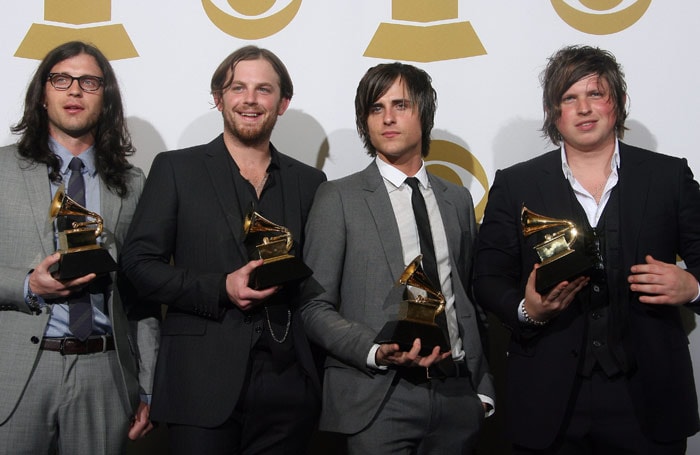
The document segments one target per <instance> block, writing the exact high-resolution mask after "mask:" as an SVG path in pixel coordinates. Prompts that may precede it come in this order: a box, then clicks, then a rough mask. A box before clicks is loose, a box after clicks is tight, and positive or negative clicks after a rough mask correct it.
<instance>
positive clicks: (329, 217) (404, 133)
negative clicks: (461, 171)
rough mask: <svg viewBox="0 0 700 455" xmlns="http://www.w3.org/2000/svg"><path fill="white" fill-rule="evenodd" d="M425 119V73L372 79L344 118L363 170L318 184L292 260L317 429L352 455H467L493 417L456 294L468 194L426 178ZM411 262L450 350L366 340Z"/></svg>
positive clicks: (380, 74)
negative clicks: (314, 371)
mask: <svg viewBox="0 0 700 455" xmlns="http://www.w3.org/2000/svg"><path fill="white" fill-rule="evenodd" d="M435 109H436V93H435V90H434V89H433V87H432V86H431V80H430V76H429V75H428V74H427V73H425V72H424V71H422V70H420V69H418V68H415V67H413V66H411V65H405V64H401V63H389V64H381V65H378V66H375V67H373V68H370V69H369V70H368V71H367V73H366V74H365V76H364V77H363V78H362V80H361V81H360V84H359V87H358V89H357V95H356V98H355V112H356V122H357V128H358V131H359V133H360V135H361V136H362V139H363V141H364V144H365V147H366V149H367V151H368V153H369V154H370V156H373V157H375V160H374V161H373V162H372V163H371V164H370V165H369V166H368V167H367V168H366V169H365V170H363V171H361V172H359V173H356V174H354V175H351V176H349V177H345V178H343V179H340V180H336V181H331V182H328V183H325V184H322V185H321V186H320V187H319V189H318V192H317V193H316V197H315V200H314V204H313V206H312V209H311V213H310V214H309V220H308V223H307V228H306V245H305V248H304V260H305V261H306V263H307V264H308V265H309V266H310V267H311V268H312V269H313V270H314V278H313V279H312V280H310V281H309V282H308V283H307V292H308V294H307V295H309V296H314V295H315V297H309V299H308V301H307V302H306V304H305V305H304V306H303V308H302V317H303V319H304V324H305V327H306V329H307V333H308V335H309V337H310V339H311V340H312V341H314V342H316V343H318V344H319V345H321V346H322V347H323V348H325V349H326V350H327V352H328V357H327V360H326V365H325V381H324V390H323V408H322V414H321V424H320V428H321V430H324V431H330V432H337V433H342V434H345V435H347V438H348V449H349V453H350V454H363V455H366V454H387V453H421V454H428V453H435V454H438V453H439V454H463V453H472V452H473V449H474V446H475V443H476V439H477V434H478V430H479V428H480V427H481V425H482V423H483V419H484V417H485V415H487V414H489V413H490V412H491V411H492V410H493V397H494V390H493V384H492V378H491V376H490V374H489V372H488V365H487V362H486V359H485V358H484V353H483V349H482V343H481V335H482V331H483V329H484V327H483V324H482V323H483V313H482V312H480V311H479V310H478V309H477V308H476V307H475V306H474V305H473V303H472V301H471V299H470V298H469V296H468V293H469V287H470V274H471V262H472V252H473V246H474V240H475V235H476V223H475V220H474V208H473V204H472V199H471V195H470V194H469V191H468V190H467V189H466V188H464V187H461V186H457V185H454V184H452V183H449V182H447V181H445V180H443V179H440V178H438V177H436V176H433V175H430V174H428V173H427V172H426V168H425V163H424V162H423V158H424V157H426V156H427V155H428V150H429V146H430V132H431V130H432V127H433V118H434V114H435ZM410 177H414V179H411V178H410ZM416 180H417V181H416ZM412 188H415V189H412ZM412 199H415V202H416V203H418V204H419V206H414V205H413V204H414V201H413V200H412ZM420 206H422V209H419V207H420ZM426 212H427V213H426ZM424 228H425V229H424ZM419 254H422V255H423V262H422V266H423V267H422V269H424V270H425V273H426V274H427V277H428V278H430V279H429V281H430V282H432V283H435V284H436V285H437V283H439V291H441V293H442V294H443V295H444V300H445V303H446V309H445V316H446V318H445V325H446V327H445V338H446V339H447V340H449V345H450V348H449V349H443V350H441V349H440V346H422V344H428V342H427V340H425V339H424V340H421V339H420V338H416V339H412V340H410V341H409V342H408V343H406V344H399V343H395V342H392V341H389V342H382V341H381V340H380V341H379V342H377V341H375V339H376V337H377V335H378V333H379V332H380V331H381V329H382V327H383V326H384V325H385V323H386V322H387V321H391V320H395V319H397V317H398V313H399V302H398V301H396V300H391V299H388V300H387V299H386V297H387V295H388V294H389V292H390V291H391V289H392V286H393V285H394V283H396V282H397V281H398V280H399V278H400V277H401V275H402V273H403V271H404V269H405V268H406V266H407V265H408V264H410V263H411V262H412V261H413V260H414V258H416V257H417V256H418V255H419ZM436 287H437V286H436ZM421 348H422V349H421Z"/></svg>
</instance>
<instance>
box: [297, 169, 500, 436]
mask: <svg viewBox="0 0 700 455" xmlns="http://www.w3.org/2000/svg"><path fill="white" fill-rule="evenodd" d="M430 181H431V184H432V187H433V191H434V193H435V198H436V199H437V202H438V206H439V208H440V213H441V215H442V220H443V224H444V226H445V231H446V234H447V239H448V248H449V254H450V265H451V267H452V285H453V288H454V289H453V291H454V295H455V307H456V310H457V319H458V324H459V330H460V336H461V337H462V339H463V342H464V350H465V352H466V361H467V364H468V366H469V370H470V371H471V374H472V377H471V379H472V383H473V385H474V388H475V390H476V392H477V393H479V394H484V395H488V396H491V397H493V396H494V390H493V384H492V378H491V376H490V374H489V373H488V365H487V362H486V360H485V358H484V354H483V350H482V343H481V337H480V328H479V325H480V323H479V321H478V319H479V318H480V317H481V316H483V313H479V312H478V311H477V309H476V308H475V307H474V305H473V304H472V302H471V300H470V299H469V297H468V295H467V289H468V287H469V283H470V274H471V265H472V253H473V247H474V240H475V234H476V223H475V220H474V209H473V205H472V199H471V196H470V194H469V191H468V190H467V189H466V188H464V187H460V186H457V185H454V184H452V183H449V182H447V181H445V180H442V179H440V178H438V177H435V176H432V175H430ZM304 261H305V262H306V263H307V264H308V265H309V267H311V268H312V270H313V271H314V280H315V282H314V281H311V280H310V283H309V284H308V285H307V291H308V292H309V295H312V293H315V292H319V291H320V294H319V295H317V296H315V297H311V298H310V300H309V301H307V302H306V304H305V305H304V307H303V308H302V317H303V320H304V324H305V327H306V329H307V334H308V336H309V337H310V339H311V340H312V341H314V342H316V343H318V344H319V345H321V346H322V347H323V348H325V349H326V350H327V351H328V359H327V361H326V366H325V380H324V389H323V409H322V413H321V424H320V426H321V429H322V430H326V431H334V432H340V433H346V434H353V433H356V432H358V431H360V430H362V429H363V428H364V427H366V426H367V425H368V424H369V423H370V421H371V420H372V418H373V417H374V415H375V414H376V413H377V410H378V408H379V406H380V404H381V403H382V401H383V399H384V397H385V395H386V394H387V392H388V391H389V387H390V386H391V382H392V379H393V377H394V374H395V370H391V369H390V370H386V371H376V370H373V369H370V368H368V367H367V355H368V353H369V351H370V349H371V347H372V345H373V344H374V341H373V340H374V338H375V337H376V335H377V333H378V332H379V330H381V328H382V326H383V325H384V324H385V323H386V322H387V321H389V320H394V319H396V318H397V315H398V310H399V309H398V305H390V306H385V298H386V296H387V294H388V293H389V291H390V290H391V288H392V286H393V285H394V283H396V282H397V281H398V279H399V277H400V276H401V273H402V272H403V270H404V268H405V266H406V264H404V259H403V252H402V247H401V240H400V237H399V230H398V226H397V224H396V220H395V218H394V212H393V209H392V206H391V201H390V200H389V194H388V193H387V191H386V187H385V185H384V182H383V180H382V177H381V175H380V173H379V169H378V168H377V166H376V164H375V163H372V164H370V166H369V167H367V168H366V169H365V170H363V171H361V172H359V173H357V174H353V175H351V176H348V177H345V178H343V179H340V180H335V181H331V182H327V183H324V184H322V185H321V186H320V187H319V189H318V192H317V193H316V198H315V199H314V205H313V206H312V209H311V213H310V214H309V221H308V223H307V227H306V245H305V247H304ZM316 283H318V284H320V286H321V287H322V288H323V289H322V290H321V289H320V288H317V289H314V284H316Z"/></svg>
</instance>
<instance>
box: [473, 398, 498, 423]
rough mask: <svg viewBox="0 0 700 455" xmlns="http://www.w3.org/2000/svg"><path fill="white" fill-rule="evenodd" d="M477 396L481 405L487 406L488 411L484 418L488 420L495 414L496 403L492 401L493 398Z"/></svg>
mask: <svg viewBox="0 0 700 455" xmlns="http://www.w3.org/2000/svg"><path fill="white" fill-rule="evenodd" d="M477 396H478V397H479V399H480V400H481V402H482V403H484V404H486V405H488V410H487V411H486V414H485V417H486V418H489V417H491V416H492V415H494V414H495V413H496V402H495V401H493V398H491V397H489V396H486V395H481V394H479V393H478V394H477Z"/></svg>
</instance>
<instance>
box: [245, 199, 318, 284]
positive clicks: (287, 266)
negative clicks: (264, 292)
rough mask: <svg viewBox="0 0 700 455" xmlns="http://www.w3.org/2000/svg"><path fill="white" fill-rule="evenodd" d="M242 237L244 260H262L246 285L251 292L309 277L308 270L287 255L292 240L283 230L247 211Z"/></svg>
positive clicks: (255, 213) (254, 212)
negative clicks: (251, 289)
mask: <svg viewBox="0 0 700 455" xmlns="http://www.w3.org/2000/svg"><path fill="white" fill-rule="evenodd" d="M243 235H244V236H245V239H244V241H243V242H244V243H245V245H246V249H247V250H248V258H249V259H250V260H251V261H253V260H256V259H262V260H263V264H262V265H261V266H260V267H258V268H256V269H255V270H254V271H253V273H252V274H251V275H250V280H249V283H248V285H249V286H250V287H251V288H253V289H265V288H269V287H271V286H277V285H280V284H284V283H288V282H290V281H299V280H303V279H304V278H308V277H309V276H311V274H312V272H311V269H310V268H309V267H308V266H307V265H306V264H304V263H303V262H302V260H301V259H299V258H297V257H296V256H294V255H293V254H291V253H290V250H291V249H292V246H293V245H294V239H293V238H292V233H291V232H289V229H287V228H286V227H284V226H280V225H277V224H275V223H273V222H272V221H270V220H268V219H266V218H265V217H263V216H262V215H260V214H259V213H258V212H256V211H255V210H253V209H251V210H250V211H249V212H248V214H247V215H246V217H245V220H244V221H243Z"/></svg>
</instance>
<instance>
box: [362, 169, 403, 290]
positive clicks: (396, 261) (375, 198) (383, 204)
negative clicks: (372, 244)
mask: <svg viewBox="0 0 700 455" xmlns="http://www.w3.org/2000/svg"><path fill="white" fill-rule="evenodd" d="M361 175H362V178H363V179H364V182H363V190H364V191H365V192H366V193H367V195H366V197H365V200H366V201H367V206H368V208H369V211H370V214H371V215H372V220H371V221H372V223H373V225H374V228H375V229H376V231H377V233H378V234H379V242H380V243H381V245H382V248H383V250H384V256H385V259H386V262H387V265H388V267H389V269H390V270H391V275H392V279H393V280H394V282H396V281H398V280H399V278H400V277H401V274H402V273H403V270H404V266H403V265H402V264H403V248H402V247H401V237H400V235H399V227H398V226H397V225H396V217H394V209H393V208H392V206H391V200H390V199H389V193H388V192H387V190H386V186H385V185H384V180H383V179H382V176H381V174H380V173H379V169H378V168H377V165H376V163H374V162H372V164H370V165H369V166H368V167H367V168H366V169H365V170H364V171H362V174H361ZM387 220H389V222H387ZM377 254H379V252H377Z"/></svg>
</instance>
